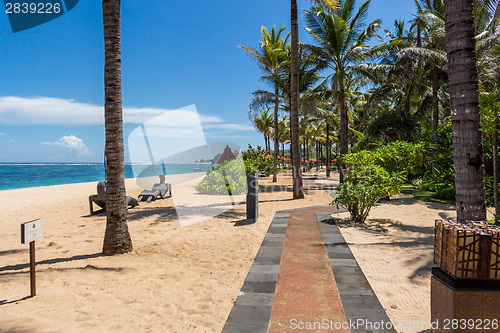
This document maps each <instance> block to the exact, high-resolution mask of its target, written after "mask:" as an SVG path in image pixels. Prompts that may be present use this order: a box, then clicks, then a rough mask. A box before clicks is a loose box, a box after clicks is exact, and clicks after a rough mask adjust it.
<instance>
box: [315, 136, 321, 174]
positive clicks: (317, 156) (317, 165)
mask: <svg viewBox="0 0 500 333" xmlns="http://www.w3.org/2000/svg"><path fill="white" fill-rule="evenodd" d="M319 161H320V159H319V141H317V140H316V171H319Z"/></svg>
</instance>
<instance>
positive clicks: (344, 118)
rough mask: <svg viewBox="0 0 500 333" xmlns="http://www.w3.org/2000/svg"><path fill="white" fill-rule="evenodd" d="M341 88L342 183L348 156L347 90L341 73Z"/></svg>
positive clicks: (340, 138) (340, 139)
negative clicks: (345, 161)
mask: <svg viewBox="0 0 500 333" xmlns="http://www.w3.org/2000/svg"><path fill="white" fill-rule="evenodd" d="M339 88H340V99H341V100H340V130H339V141H340V142H339V144H340V147H339V148H340V168H341V170H340V171H341V172H340V183H343V182H344V171H343V169H345V166H344V162H343V161H342V157H343V156H344V155H345V154H347V127H348V126H349V124H348V119H347V104H346V100H345V89H344V75H343V74H342V73H341V74H340V78H339Z"/></svg>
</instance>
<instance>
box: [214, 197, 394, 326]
mask: <svg viewBox="0 0 500 333" xmlns="http://www.w3.org/2000/svg"><path fill="white" fill-rule="evenodd" d="M331 194H333V193H331ZM340 211H343V210H339V209H338V208H337V207H333V206H320V207H308V208H304V209H296V210H288V211H281V212H278V213H276V215H275V217H274V219H273V221H272V223H271V225H270V227H269V230H268V232H267V234H266V236H265V238H264V241H263V242H262V245H261V247H260V249H259V252H258V254H257V256H256V258H255V260H254V263H253V265H252V267H251V268H250V271H249V273H248V275H247V278H246V279H245V282H244V284H243V287H242V289H241V291H240V293H239V295H238V298H237V299H236V302H235V304H234V306H233V309H232V311H231V313H230V314H229V317H228V319H227V322H226V324H225V326H224V329H223V331H222V332H223V333H233V332H262V333H264V332H273V333H275V332H356V333H358V332H359V333H364V332H374V333H377V332H383V333H386V332H387V333H388V332H391V333H392V332H395V330H394V329H390V328H389V329H388V328H387V327H388V326H389V327H390V324H389V323H390V320H389V318H388V317H387V314H386V313H385V311H384V309H383V308H382V306H381V305H380V302H379V300H378V299H377V297H376V295H375V293H374V292H373V290H372V288H371V287H370V284H369V283H368V281H367V280H366V277H365V276H364V274H363V272H362V270H361V269H360V267H359V265H358V263H357V261H356V259H355V258H354V256H353V255H352V252H351V250H350V249H349V246H348V245H347V244H346V242H345V240H344V238H343V236H342V234H341V233H340V231H339V229H338V227H337V226H336V225H335V224H334V223H333V221H332V219H331V214H333V213H336V212H340ZM370 325H371V326H370Z"/></svg>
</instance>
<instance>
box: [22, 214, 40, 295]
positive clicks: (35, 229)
mask: <svg viewBox="0 0 500 333" xmlns="http://www.w3.org/2000/svg"><path fill="white" fill-rule="evenodd" d="M42 236H43V228H42V220H34V221H30V222H26V223H22V224H21V244H26V243H29V244H30V282H31V283H30V285H31V297H34V296H36V277H35V264H36V262H35V241H36V240H37V239H40V238H42Z"/></svg>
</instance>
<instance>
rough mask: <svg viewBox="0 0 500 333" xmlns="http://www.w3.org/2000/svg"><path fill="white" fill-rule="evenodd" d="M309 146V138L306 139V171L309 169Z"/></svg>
mask: <svg viewBox="0 0 500 333" xmlns="http://www.w3.org/2000/svg"><path fill="white" fill-rule="evenodd" d="M310 149H311V148H310V147H309V139H306V166H307V171H308V172H309V171H311V165H310V161H309V150H310Z"/></svg>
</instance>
